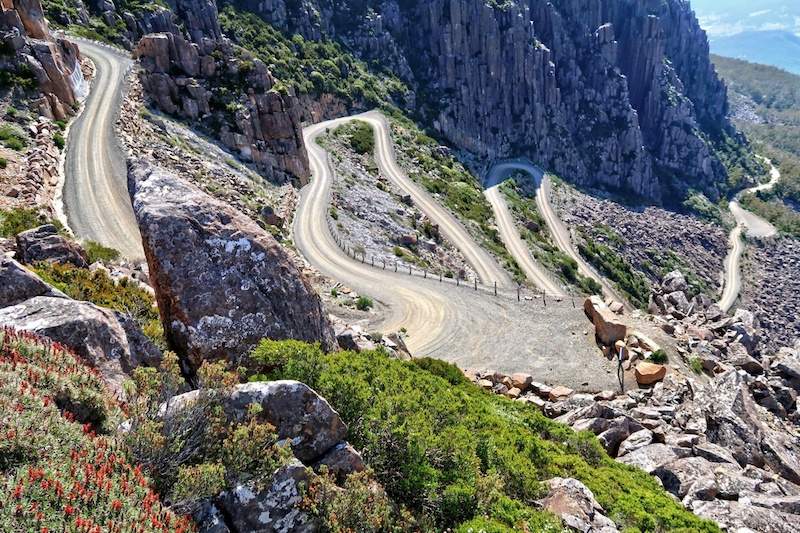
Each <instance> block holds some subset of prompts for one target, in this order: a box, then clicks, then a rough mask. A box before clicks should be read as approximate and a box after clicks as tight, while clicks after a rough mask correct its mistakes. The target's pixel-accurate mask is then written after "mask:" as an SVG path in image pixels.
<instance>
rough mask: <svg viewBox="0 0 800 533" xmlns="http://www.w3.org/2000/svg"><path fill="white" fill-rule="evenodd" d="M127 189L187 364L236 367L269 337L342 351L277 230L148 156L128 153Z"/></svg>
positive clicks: (162, 306)
mask: <svg viewBox="0 0 800 533" xmlns="http://www.w3.org/2000/svg"><path fill="white" fill-rule="evenodd" d="M128 189H129V191H130V194H131V198H132V201H133V209H134V213H135V214H136V218H137V221H138V223H139V229H140V231H141V233H142V240H143V245H144V250H145V256H146V257H147V263H148V265H149V268H150V277H151V280H152V282H153V287H154V289H155V292H156V300H157V302H158V307H159V310H160V312H161V317H162V321H163V323H164V330H165V332H166V335H167V339H168V341H169V343H170V345H171V346H172V347H173V348H174V349H175V350H176V351H177V352H178V353H179V355H180V356H181V357H182V358H183V359H184V361H185V362H186V363H187V365H188V369H189V370H190V371H193V370H196V369H197V368H198V367H199V366H200V364H201V363H202V362H203V360H206V359H210V360H226V361H228V362H229V364H231V365H232V366H238V365H239V364H241V363H242V362H243V361H244V359H245V357H246V355H247V354H248V353H249V352H250V350H251V349H252V348H253V347H254V346H255V345H256V344H257V343H258V342H259V341H260V340H261V339H262V338H265V337H267V338H272V339H290V338H294V339H299V340H304V341H308V342H319V343H320V344H321V345H322V347H323V349H325V350H333V349H335V346H336V341H335V339H334V337H333V332H332V328H331V325H330V322H329V321H328V316H327V313H325V310H324V308H323V306H322V302H321V300H320V298H319V296H318V295H317V294H316V293H315V292H314V290H313V289H312V288H311V286H310V285H309V284H308V282H307V281H306V280H305V279H304V278H303V277H302V275H301V274H300V272H299V271H298V270H297V268H296V267H295V266H294V264H292V262H291V260H290V259H289V257H288V256H287V255H286V253H285V252H284V251H283V248H282V247H281V246H280V245H279V244H278V243H277V242H276V241H275V239H274V238H273V237H272V235H271V234H269V233H268V232H266V231H264V230H262V229H261V228H260V227H259V226H258V225H257V224H256V223H255V222H253V221H252V220H250V219H249V218H247V217H245V216H244V215H241V214H240V213H238V212H236V211H235V210H233V209H231V208H230V207H229V206H227V205H225V204H223V203H222V202H220V201H218V200H216V199H214V198H211V197H210V196H208V195H206V194H204V193H203V192H202V191H200V190H199V189H197V188H196V187H194V186H192V185H189V184H188V183H186V182H184V181H182V180H181V179H180V178H178V177H177V176H175V175H174V174H171V173H168V172H166V171H163V170H161V169H158V168H155V167H152V166H151V165H150V164H149V163H146V162H144V161H140V160H135V159H131V160H130V161H129V168H128Z"/></svg>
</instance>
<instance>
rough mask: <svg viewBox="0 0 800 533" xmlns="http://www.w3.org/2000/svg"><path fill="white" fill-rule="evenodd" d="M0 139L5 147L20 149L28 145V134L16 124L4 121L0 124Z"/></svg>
mask: <svg viewBox="0 0 800 533" xmlns="http://www.w3.org/2000/svg"><path fill="white" fill-rule="evenodd" d="M0 141H2V142H3V145H5V147H6V148H10V149H12V150H17V151H22V150H24V149H25V148H27V146H28V135H27V134H26V133H25V130H23V129H22V128H21V127H19V126H18V125H17V124H11V123H9V122H4V123H3V124H0Z"/></svg>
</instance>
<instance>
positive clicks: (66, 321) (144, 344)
mask: <svg viewBox="0 0 800 533" xmlns="http://www.w3.org/2000/svg"><path fill="white" fill-rule="evenodd" d="M0 324H3V325H6V326H11V327H13V328H15V329H18V330H27V331H31V332H33V333H36V334H39V335H42V336H45V337H49V338H51V339H52V340H54V341H55V342H58V343H60V344H62V345H63V346H65V347H67V348H69V349H71V350H72V351H74V352H75V353H76V354H77V355H79V356H80V357H82V358H83V359H84V360H85V361H86V362H87V363H88V364H89V365H90V366H92V367H94V368H97V369H98V370H99V371H100V373H101V374H102V377H103V379H104V380H105V381H106V383H108V384H109V386H110V387H111V388H112V389H113V390H114V391H116V392H117V393H121V392H122V383H123V382H124V381H125V380H127V379H129V378H130V372H131V371H133V369H134V368H136V367H138V366H157V365H158V364H159V363H160V361H161V357H162V355H161V352H160V351H159V349H158V348H156V346H155V345H154V344H153V343H152V342H151V341H150V340H149V339H148V338H147V337H145V336H144V334H143V333H142V332H141V330H140V329H139V328H138V327H137V326H136V324H134V323H133V321H132V320H131V319H129V318H128V317H126V316H125V315H123V314H122V313H119V312H116V311H112V310H110V309H104V308H102V307H98V306H96V305H94V304H92V303H89V302H80V301H77V300H72V299H69V298H67V297H66V296H64V295H63V294H62V293H60V292H59V291H57V290H55V289H53V288H52V287H50V286H49V285H47V284H46V283H44V281H42V280H41V279H40V278H39V277H38V276H36V275H35V274H33V273H31V272H29V271H28V270H26V269H25V268H24V267H22V266H20V265H19V263H17V262H15V261H13V260H7V259H4V260H3V263H2V266H0Z"/></svg>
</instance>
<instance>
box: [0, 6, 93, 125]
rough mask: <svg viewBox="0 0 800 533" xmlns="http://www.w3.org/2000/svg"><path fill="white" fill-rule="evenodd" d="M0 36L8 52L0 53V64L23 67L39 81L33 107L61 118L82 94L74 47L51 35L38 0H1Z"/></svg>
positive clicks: (78, 53)
mask: <svg viewBox="0 0 800 533" xmlns="http://www.w3.org/2000/svg"><path fill="white" fill-rule="evenodd" d="M0 39H1V40H2V41H3V44H4V45H5V49H6V50H7V51H8V52H10V54H9V55H8V56H5V57H0V63H2V64H3V65H2V66H3V67H4V68H13V69H17V70H18V69H27V70H29V71H30V72H31V73H32V74H33V76H34V77H35V78H36V81H37V82H38V83H39V88H40V90H41V91H42V92H43V93H44V97H43V98H42V99H41V100H39V101H37V104H38V105H36V106H35V107H38V111H39V112H40V114H42V115H45V116H47V117H48V118H51V119H55V120H62V119H64V117H65V116H66V115H67V114H68V113H70V112H71V110H70V108H69V106H71V105H73V104H75V103H76V102H78V100H79V99H81V98H83V97H85V93H86V87H85V85H86V82H85V80H84V79H83V73H82V72H81V69H80V63H79V59H80V52H79V51H78V47H77V45H75V44H73V43H71V42H69V41H67V40H66V39H57V38H54V37H53V36H51V34H50V30H49V28H48V24H47V19H45V17H44V12H43V11H42V5H41V3H40V2H39V0H3V2H2V16H1V17H0Z"/></svg>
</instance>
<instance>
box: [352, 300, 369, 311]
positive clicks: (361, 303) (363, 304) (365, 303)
mask: <svg viewBox="0 0 800 533" xmlns="http://www.w3.org/2000/svg"><path fill="white" fill-rule="evenodd" d="M370 307H372V300H370V299H369V298H367V297H366V296H359V297H358V299H357V300H356V309H358V310H359V311H366V310H367V309H369V308H370Z"/></svg>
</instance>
